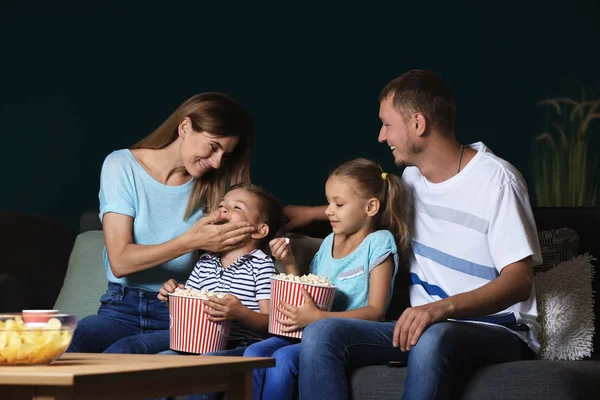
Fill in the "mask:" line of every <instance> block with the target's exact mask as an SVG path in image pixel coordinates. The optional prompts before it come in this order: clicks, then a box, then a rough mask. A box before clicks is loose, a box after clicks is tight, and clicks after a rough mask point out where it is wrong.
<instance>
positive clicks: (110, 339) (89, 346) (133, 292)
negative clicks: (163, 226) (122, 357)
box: [67, 282, 169, 354]
mask: <svg viewBox="0 0 600 400" xmlns="http://www.w3.org/2000/svg"><path fill="white" fill-rule="evenodd" d="M156 295H157V293H156V292H149V291H146V290H142V289H131V288H128V287H125V286H123V285H119V284H117V283H112V282H109V283H108V289H107V290H106V293H104V294H103V295H102V296H101V297H100V308H99V309H98V314H97V315H90V316H88V317H86V318H84V319H82V320H81V321H79V323H78V324H77V329H75V334H74V335H73V340H72V341H71V345H70V346H69V348H68V350H67V351H69V352H77V353H102V352H105V353H129V354H132V353H133V354H156V353H159V352H161V351H164V350H168V349H169V341H168V336H169V308H168V306H167V305H166V304H165V303H162V302H161V301H160V300H158V299H157V298H156ZM165 337H166V341H165V340H164V338H165Z"/></svg>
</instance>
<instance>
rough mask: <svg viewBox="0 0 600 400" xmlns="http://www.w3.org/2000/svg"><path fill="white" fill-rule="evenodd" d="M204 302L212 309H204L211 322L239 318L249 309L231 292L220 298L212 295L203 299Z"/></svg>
mask: <svg viewBox="0 0 600 400" xmlns="http://www.w3.org/2000/svg"><path fill="white" fill-rule="evenodd" d="M204 304H205V305H207V306H208V307H210V308H211V309H212V310H211V309H206V310H205V312H206V313H207V314H208V315H209V317H208V319H209V320H210V321H213V322H221V321H226V320H240V319H243V318H244V317H245V315H246V312H248V311H249V310H248V309H247V308H246V306H244V305H243V304H242V303H241V302H240V299H238V298H237V297H235V296H234V295H232V294H227V295H226V296H225V297H223V298H222V299H219V298H218V297H214V296H212V297H209V298H208V300H205V301H204Z"/></svg>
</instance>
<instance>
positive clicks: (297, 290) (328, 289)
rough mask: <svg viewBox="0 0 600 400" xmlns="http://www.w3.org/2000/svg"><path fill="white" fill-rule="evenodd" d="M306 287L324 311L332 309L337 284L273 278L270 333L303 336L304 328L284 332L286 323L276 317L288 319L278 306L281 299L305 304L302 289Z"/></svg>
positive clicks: (298, 304)
mask: <svg viewBox="0 0 600 400" xmlns="http://www.w3.org/2000/svg"><path fill="white" fill-rule="evenodd" d="M302 288H304V289H306V291H307V292H308V293H309V294H310V296H311V297H312V299H313V301H314V302H315V305H316V306H317V307H319V308H320V309H321V310H323V311H331V306H332V305H333V299H334V297H335V291H336V288H335V286H321V285H313V284H310V283H300V282H295V281H284V280H281V279H275V278H271V301H270V303H269V333H273V334H275V335H280V336H288V337H293V338H297V339H300V338H302V329H300V330H297V331H295V332H283V328H284V327H285V325H282V324H280V323H279V322H277V320H276V319H275V318H279V319H282V320H286V319H288V317H286V316H285V315H283V314H282V313H281V312H279V310H277V308H276V307H278V306H279V305H280V301H282V300H283V301H285V302H286V303H288V304H291V305H293V306H296V307H300V306H302V305H303V304H304V296H303V295H302V291H301V289H302Z"/></svg>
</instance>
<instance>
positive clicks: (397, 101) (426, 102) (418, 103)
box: [379, 69, 456, 134]
mask: <svg viewBox="0 0 600 400" xmlns="http://www.w3.org/2000/svg"><path fill="white" fill-rule="evenodd" d="M390 95H392V96H393V102H394V108H395V109H396V111H398V112H399V113H400V114H401V115H402V116H403V117H404V119H405V120H407V119H408V117H409V116H410V114H411V113H413V112H419V113H421V114H423V115H424V116H425V118H426V119H427V122H428V123H429V124H432V125H433V126H435V127H436V128H437V129H438V130H440V131H441V132H442V133H445V134H451V133H454V115H455V113H456V101H455V99H454V96H453V95H452V91H451V90H450V88H449V87H448V86H447V85H446V84H445V83H444V81H443V80H442V79H441V78H440V77H439V76H437V75H436V74H434V73H433V72H431V71H426V70H421V69H414V70H412V71H408V72H406V73H404V74H402V75H400V76H399V77H397V78H395V79H394V80H392V81H391V82H390V83H388V84H387V86H386V87H385V88H383V90H382V91H381V95H380V96H379V102H382V101H383V100H385V99H387V98H388V96H390Z"/></svg>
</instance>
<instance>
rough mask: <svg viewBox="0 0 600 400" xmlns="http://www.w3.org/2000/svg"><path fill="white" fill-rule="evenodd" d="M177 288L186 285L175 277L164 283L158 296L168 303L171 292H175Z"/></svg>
mask: <svg viewBox="0 0 600 400" xmlns="http://www.w3.org/2000/svg"><path fill="white" fill-rule="evenodd" d="M175 288H181V289H183V288H184V286H183V284H181V283H177V281H176V280H175V279H169V280H168V281H166V282H165V283H163V285H162V287H161V288H160V290H159V291H158V296H156V297H158V299H159V300H160V301H162V302H163V303H166V302H167V301H169V293H173V292H174V291H175Z"/></svg>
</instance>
